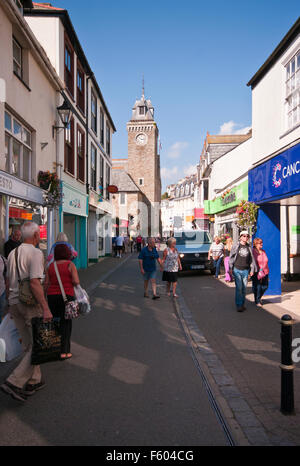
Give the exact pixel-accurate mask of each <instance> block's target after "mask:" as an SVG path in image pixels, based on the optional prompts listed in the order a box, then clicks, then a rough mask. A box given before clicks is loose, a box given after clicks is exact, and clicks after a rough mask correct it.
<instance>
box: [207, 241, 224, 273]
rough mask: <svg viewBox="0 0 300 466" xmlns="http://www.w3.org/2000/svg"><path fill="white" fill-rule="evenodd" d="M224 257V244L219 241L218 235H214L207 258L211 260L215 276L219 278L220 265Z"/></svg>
mask: <svg viewBox="0 0 300 466" xmlns="http://www.w3.org/2000/svg"><path fill="white" fill-rule="evenodd" d="M223 257H224V244H223V243H222V242H221V238H220V237H219V236H215V238H214V242H213V243H212V245H211V247H210V249H209V251H208V260H211V258H212V260H213V263H214V269H215V270H216V272H215V278H219V273H220V267H221V263H222V260H223Z"/></svg>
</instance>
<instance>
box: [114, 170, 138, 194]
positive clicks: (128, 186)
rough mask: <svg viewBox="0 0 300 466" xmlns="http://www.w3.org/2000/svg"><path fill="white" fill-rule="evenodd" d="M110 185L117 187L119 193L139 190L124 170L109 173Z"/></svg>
mask: <svg viewBox="0 0 300 466" xmlns="http://www.w3.org/2000/svg"><path fill="white" fill-rule="evenodd" d="M111 177H112V184H113V185H116V186H117V187H118V190H119V191H123V192H124V191H126V192H137V191H140V188H139V187H138V186H137V185H136V184H135V182H134V181H133V179H132V178H131V176H130V175H129V174H128V173H126V172H125V171H124V170H118V169H114V170H112V173H111Z"/></svg>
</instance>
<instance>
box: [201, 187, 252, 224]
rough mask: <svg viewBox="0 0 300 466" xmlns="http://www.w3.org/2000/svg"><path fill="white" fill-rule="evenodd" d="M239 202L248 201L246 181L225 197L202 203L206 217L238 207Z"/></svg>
mask: <svg viewBox="0 0 300 466" xmlns="http://www.w3.org/2000/svg"><path fill="white" fill-rule="evenodd" d="M241 201H248V180H245V181H243V182H242V183H240V184H239V185H237V186H235V187H234V188H232V189H231V190H230V191H229V192H228V193H227V194H226V196H223V197H222V196H219V197H217V198H216V199H214V200H211V201H204V213H205V214H208V215H212V214H217V213H219V212H223V211H224V210H228V209H231V208H232V207H236V206H238V205H239V203H240V202H241Z"/></svg>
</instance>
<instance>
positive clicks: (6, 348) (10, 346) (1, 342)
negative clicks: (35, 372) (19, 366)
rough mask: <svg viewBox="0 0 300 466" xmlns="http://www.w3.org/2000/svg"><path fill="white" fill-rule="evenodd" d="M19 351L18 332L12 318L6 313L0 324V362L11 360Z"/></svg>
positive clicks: (20, 349)
mask: <svg viewBox="0 0 300 466" xmlns="http://www.w3.org/2000/svg"><path fill="white" fill-rule="evenodd" d="M21 353H22V345H21V338H20V334H19V332H18V329H17V327H16V324H15V322H14V320H13V319H11V317H10V315H9V314H6V316H5V317H4V319H3V320H2V322H1V325H0V362H6V361H11V360H12V359H15V358H17V357H18V356H20V354H21Z"/></svg>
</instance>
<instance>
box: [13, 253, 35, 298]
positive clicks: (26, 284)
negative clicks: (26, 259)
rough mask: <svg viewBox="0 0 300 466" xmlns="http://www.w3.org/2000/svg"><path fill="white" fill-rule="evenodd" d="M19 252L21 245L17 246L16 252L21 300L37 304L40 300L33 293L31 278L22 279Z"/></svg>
mask: <svg viewBox="0 0 300 466" xmlns="http://www.w3.org/2000/svg"><path fill="white" fill-rule="evenodd" d="M18 254H19V246H18V247H17V248H16V252H15V262H16V270H17V275H18V282H19V300H20V301H21V302H22V303H24V304H26V305H27V306H36V305H37V304H38V302H37V300H36V299H35V297H34V296H33V294H32V291H31V288H30V278H29V277H27V278H23V280H21V277H20V270H19V264H18Z"/></svg>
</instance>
